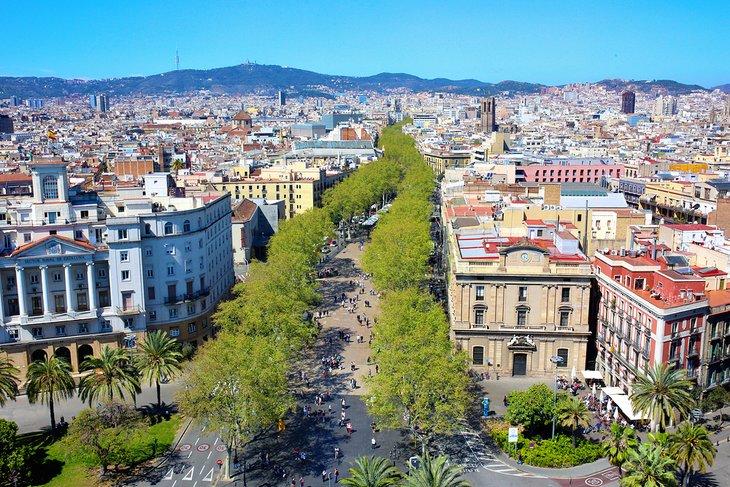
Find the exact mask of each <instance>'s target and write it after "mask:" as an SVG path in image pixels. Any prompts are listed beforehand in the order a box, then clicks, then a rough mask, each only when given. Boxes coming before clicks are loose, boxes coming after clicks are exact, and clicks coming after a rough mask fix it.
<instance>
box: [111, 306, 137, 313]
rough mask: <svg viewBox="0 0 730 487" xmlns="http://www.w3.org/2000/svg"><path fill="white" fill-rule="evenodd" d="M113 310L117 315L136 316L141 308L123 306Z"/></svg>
mask: <svg viewBox="0 0 730 487" xmlns="http://www.w3.org/2000/svg"><path fill="white" fill-rule="evenodd" d="M114 309H115V310H116V312H117V314H118V315H138V314H140V313H141V312H142V308H141V307H140V306H138V305H134V306H124V307H121V308H120V307H119V306H116V307H115V308H114Z"/></svg>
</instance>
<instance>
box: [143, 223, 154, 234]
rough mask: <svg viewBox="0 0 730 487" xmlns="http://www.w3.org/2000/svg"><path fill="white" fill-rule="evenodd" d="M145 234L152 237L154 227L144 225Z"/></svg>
mask: <svg viewBox="0 0 730 487" xmlns="http://www.w3.org/2000/svg"><path fill="white" fill-rule="evenodd" d="M144 234H145V235H151V234H152V225H150V224H149V223H145V224H144Z"/></svg>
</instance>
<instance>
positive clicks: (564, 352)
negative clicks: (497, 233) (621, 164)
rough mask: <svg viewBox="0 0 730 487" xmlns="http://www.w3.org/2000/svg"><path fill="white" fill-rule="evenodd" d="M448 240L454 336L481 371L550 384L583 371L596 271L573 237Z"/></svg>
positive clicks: (464, 237)
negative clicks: (556, 360)
mask: <svg viewBox="0 0 730 487" xmlns="http://www.w3.org/2000/svg"><path fill="white" fill-rule="evenodd" d="M449 240H450V242H449V249H450V252H451V257H452V259H451V269H450V274H449V314H450V321H451V334H452V338H453V339H454V340H455V342H456V344H457V346H458V347H460V348H461V349H463V350H465V351H467V352H468V354H469V356H470V357H471V363H472V366H473V367H474V369H475V370H476V371H477V372H491V373H499V374H502V375H509V376H530V377H542V378H547V377H551V376H554V375H555V374H556V373H558V374H562V375H566V376H567V375H569V374H570V372H571V370H572V369H573V368H575V369H576V370H582V369H583V368H585V364H586V358H587V357H586V354H587V345H588V340H589V338H590V331H589V324H588V323H589V316H590V314H589V308H590V283H591V267H590V263H589V261H588V259H587V258H586V257H585V255H583V254H582V253H581V252H580V251H579V250H578V242H577V241H576V240H575V239H574V238H572V236H570V235H568V234H566V232H564V231H561V232H558V233H556V235H555V236H554V238H553V239H552V240H549V239H542V238H533V239H529V240H527V239H521V238H504V237H493V236H492V237H487V236H485V235H474V234H464V235H458V234H452V235H451V236H450V237H449ZM553 356H559V357H560V358H561V359H562V362H561V363H560V364H559V365H558V366H557V367H556V366H555V364H554V363H553V362H552V361H551V357H553Z"/></svg>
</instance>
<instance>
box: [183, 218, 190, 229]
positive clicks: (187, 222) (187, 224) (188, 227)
mask: <svg viewBox="0 0 730 487" xmlns="http://www.w3.org/2000/svg"><path fill="white" fill-rule="evenodd" d="M189 231H190V220H185V221H184V222H183V232H189Z"/></svg>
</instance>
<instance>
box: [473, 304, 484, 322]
mask: <svg viewBox="0 0 730 487" xmlns="http://www.w3.org/2000/svg"><path fill="white" fill-rule="evenodd" d="M474 324H475V325H484V309H483V308H477V309H475V310H474Z"/></svg>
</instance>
